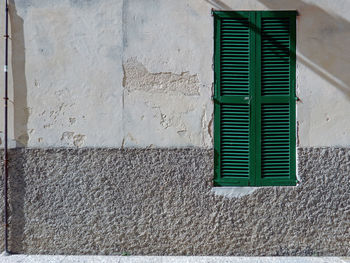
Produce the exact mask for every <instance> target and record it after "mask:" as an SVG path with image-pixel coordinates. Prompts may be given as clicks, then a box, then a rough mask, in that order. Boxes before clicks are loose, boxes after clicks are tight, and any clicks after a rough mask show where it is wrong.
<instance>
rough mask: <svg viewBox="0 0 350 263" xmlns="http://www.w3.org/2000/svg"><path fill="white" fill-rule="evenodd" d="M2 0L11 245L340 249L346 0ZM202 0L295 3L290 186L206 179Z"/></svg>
mask: <svg viewBox="0 0 350 263" xmlns="http://www.w3.org/2000/svg"><path fill="white" fill-rule="evenodd" d="M9 1H10V21H11V23H10V24H11V25H10V26H11V29H10V32H11V39H10V109H9V110H10V138H11V143H10V145H11V147H13V148H16V149H12V150H11V152H10V156H11V160H10V166H11V169H10V186H9V191H10V215H11V217H10V249H11V250H12V251H13V252H18V253H50V254H122V253H130V254H148V255H150V254H152V255H156V254H157V255H337V256H340V255H348V256H350V250H349V248H350V212H349V211H350V203H349V200H350V190H349V189H350V185H349V184H350V177H349V174H350V173H349V169H350V168H349V167H350V155H349V152H350V150H349V149H350V148H349V147H350V144H349V142H350V118H348V116H347V115H348V112H350V103H349V101H350V74H349V73H348V71H349V68H350V52H349V47H350V22H349V17H350V1H347V0H337V1H332V0H245V1H240V0H178V1H173V0H147V1H146V0H95V1H93V0H52V1H47V0H9ZM3 8H4V6H3V1H2V2H0V11H1V10H3ZM212 8H214V9H217V10H298V12H299V16H298V18H297V49H298V50H297V96H298V98H299V99H300V100H299V102H298V103H297V111H298V114H297V115H298V116H297V121H298V144H299V145H298V146H299V157H298V167H299V177H300V181H301V183H300V185H298V186H296V187H263V188H254V189H248V190H247V191H245V193H243V192H244V191H242V189H238V188H235V189H233V192H235V193H234V194H232V191H231V194H230V195H225V194H223V195H219V193H218V191H217V189H213V186H212V180H213V150H212V140H213V138H212V134H213V115H212V112H213V103H212V100H211V96H212V89H213V86H212V82H213V70H212V57H213V18H212V16H211V9H212ZM0 18H1V20H3V19H4V17H3V12H0ZM3 48H4V43H3V41H1V42H0V50H3ZM3 58H4V54H3V52H1V53H0V61H2V60H3ZM2 82H3V74H0V83H2ZM0 95H1V97H3V89H1V91H0ZM0 107H1V108H2V107H3V102H2V101H1V103H0ZM2 118H3V116H2V114H0V123H1V125H2V123H3V119H2ZM1 145H3V128H2V126H0V146H1ZM246 189H247V188H246ZM231 190H232V189H231ZM219 192H220V191H219ZM242 193H243V194H242ZM221 194H222V193H221ZM1 205H2V202H1V203H0V206H1ZM0 208H1V207H0ZM1 211H2V210H1ZM1 227H2V226H1ZM1 234H2V232H0V235H1Z"/></svg>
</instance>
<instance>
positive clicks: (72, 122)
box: [69, 118, 77, 124]
mask: <svg viewBox="0 0 350 263" xmlns="http://www.w3.org/2000/svg"><path fill="white" fill-rule="evenodd" d="M76 121H77V119H76V118H69V123H70V124H74V123H75V122H76Z"/></svg>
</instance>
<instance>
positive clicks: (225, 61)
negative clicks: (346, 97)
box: [213, 11, 296, 186]
mask: <svg viewBox="0 0 350 263" xmlns="http://www.w3.org/2000/svg"><path fill="white" fill-rule="evenodd" d="M213 16H214V71H215V75H214V82H215V91H214V149H215V156H214V169H215V171H214V174H215V176H214V184H215V185H216V186H277V185H296V145H295V140H296V138H295V137H296V131H295V104H296V96H295V28H296V11H240V12H234V11H214V12H213Z"/></svg>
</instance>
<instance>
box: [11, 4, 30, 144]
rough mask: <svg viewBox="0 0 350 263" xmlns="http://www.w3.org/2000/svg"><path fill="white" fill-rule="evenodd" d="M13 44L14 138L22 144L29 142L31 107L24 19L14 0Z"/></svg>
mask: <svg viewBox="0 0 350 263" xmlns="http://www.w3.org/2000/svg"><path fill="white" fill-rule="evenodd" d="M9 13H10V23H11V33H10V37H11V44H12V46H11V47H12V58H11V63H12V76H13V100H14V116H13V118H14V119H13V124H14V138H15V140H16V141H17V142H18V143H19V144H20V146H27V144H28V139H29V136H28V130H27V122H28V117H29V113H30V112H29V108H28V106H27V81H26V75H25V47H24V31H23V19H22V18H21V17H20V16H19V15H18V14H17V10H16V4H15V2H14V0H10V1H9Z"/></svg>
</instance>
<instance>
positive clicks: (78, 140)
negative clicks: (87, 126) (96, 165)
mask: <svg viewBox="0 0 350 263" xmlns="http://www.w3.org/2000/svg"><path fill="white" fill-rule="evenodd" d="M85 139H86V136H85V135H83V134H77V135H74V136H73V144H74V145H75V146H76V147H80V146H82V145H83V143H84V142H85Z"/></svg>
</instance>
